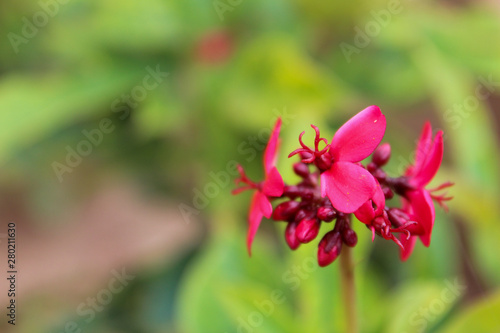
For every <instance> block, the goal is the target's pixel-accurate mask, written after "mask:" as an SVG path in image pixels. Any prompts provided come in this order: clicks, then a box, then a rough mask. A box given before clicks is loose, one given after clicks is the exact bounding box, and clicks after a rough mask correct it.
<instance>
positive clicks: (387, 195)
mask: <svg viewBox="0 0 500 333" xmlns="http://www.w3.org/2000/svg"><path fill="white" fill-rule="evenodd" d="M382 192H384V197H385V199H386V200H389V199H392V198H393V197H394V192H392V190H391V189H390V188H389V187H382Z"/></svg>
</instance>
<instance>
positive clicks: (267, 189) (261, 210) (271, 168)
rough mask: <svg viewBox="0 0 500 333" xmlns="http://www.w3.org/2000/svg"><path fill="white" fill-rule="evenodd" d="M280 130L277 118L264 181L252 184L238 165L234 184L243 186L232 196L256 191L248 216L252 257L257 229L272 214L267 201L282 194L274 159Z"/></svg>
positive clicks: (268, 152) (265, 156) (249, 249)
mask: <svg viewBox="0 0 500 333" xmlns="http://www.w3.org/2000/svg"><path fill="white" fill-rule="evenodd" d="M280 128H281V118H278V120H277V121H276V125H274V129H273V131H272V133H271V137H270V138H269V142H268V143H267V146H266V150H265V152H264V173H265V178H264V181H262V182H259V183H255V182H252V181H251V180H250V179H248V177H247V176H246V174H245V171H244V170H243V167H242V166H241V165H238V171H239V173H240V176H241V177H240V178H238V179H236V184H239V183H245V184H247V186H243V187H240V188H237V189H235V190H233V192H232V193H233V194H238V193H240V192H242V191H245V190H249V189H253V190H256V191H255V193H254V195H253V197H252V201H251V204H250V211H249V215H248V223H249V227H248V234H247V248H248V254H249V255H252V242H253V239H254V237H255V234H256V233H257V229H258V228H259V225H260V222H261V220H262V218H263V217H264V216H265V217H266V218H270V217H271V215H272V212H273V207H272V205H271V202H270V200H269V198H270V197H280V196H281V195H282V194H283V188H284V186H285V185H284V182H283V178H281V175H280V174H279V172H278V170H277V169H276V166H275V165H276V158H277V152H278V146H279V133H280Z"/></svg>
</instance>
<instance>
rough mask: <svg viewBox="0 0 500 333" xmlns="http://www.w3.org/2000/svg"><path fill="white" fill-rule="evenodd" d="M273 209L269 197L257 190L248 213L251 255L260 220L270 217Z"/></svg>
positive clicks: (249, 249)
mask: <svg viewBox="0 0 500 333" xmlns="http://www.w3.org/2000/svg"><path fill="white" fill-rule="evenodd" d="M272 211H273V207H272V206H271V203H270V202H269V200H268V199H267V197H266V196H265V195H264V194H262V193H261V192H259V191H256V192H255V194H254V195H253V197H252V203H251V204H250V212H249V215H248V234H247V249H248V254H249V255H250V256H251V255H252V242H253V239H254V237H255V234H256V233H257V229H259V225H260V222H261V221H262V218H263V217H264V216H266V217H270V216H271V214H272Z"/></svg>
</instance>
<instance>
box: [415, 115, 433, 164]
mask: <svg viewBox="0 0 500 333" xmlns="http://www.w3.org/2000/svg"><path fill="white" fill-rule="evenodd" d="M431 147H432V126H431V123H430V122H428V121H426V122H425V124H424V127H423V128H422V134H420V139H419V140H418V144H417V151H416V155H415V166H414V172H416V171H418V170H420V168H421V167H422V165H423V164H424V162H425V159H426V157H427V155H428V154H429V151H430V150H431Z"/></svg>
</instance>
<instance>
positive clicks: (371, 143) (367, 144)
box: [329, 105, 386, 162]
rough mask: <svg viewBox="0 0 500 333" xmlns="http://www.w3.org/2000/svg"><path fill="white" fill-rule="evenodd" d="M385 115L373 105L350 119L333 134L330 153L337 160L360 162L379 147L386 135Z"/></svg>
mask: <svg viewBox="0 0 500 333" xmlns="http://www.w3.org/2000/svg"><path fill="white" fill-rule="evenodd" d="M385 127H386V120H385V116H384V115H383V114H382V112H380V109H379V107H378V106H375V105H372V106H369V107H367V108H366V109H364V110H362V111H360V112H359V113H358V114H356V115H355V116H354V117H352V118H351V119H349V120H348V121H347V122H346V123H345V124H344V125H342V126H341V127H340V128H339V130H338V131H337V132H336V133H335V135H334V136H333V139H332V142H331V145H330V150H329V152H330V154H331V156H332V157H333V159H334V160H335V161H347V162H359V161H361V160H363V159H365V158H366V157H368V156H369V155H370V154H371V153H372V152H373V151H374V150H375V148H377V146H378V145H379V143H380V142H381V141H382V138H383V137H384V133H385Z"/></svg>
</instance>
